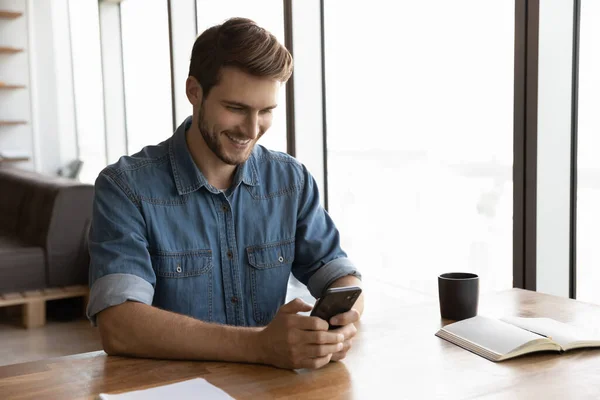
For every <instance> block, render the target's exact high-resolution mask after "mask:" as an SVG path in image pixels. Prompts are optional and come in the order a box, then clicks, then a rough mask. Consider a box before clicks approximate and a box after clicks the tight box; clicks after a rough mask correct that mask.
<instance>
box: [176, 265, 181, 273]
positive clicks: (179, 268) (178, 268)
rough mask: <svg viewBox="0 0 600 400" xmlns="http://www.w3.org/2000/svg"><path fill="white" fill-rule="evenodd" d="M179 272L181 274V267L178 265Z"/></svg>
mask: <svg viewBox="0 0 600 400" xmlns="http://www.w3.org/2000/svg"><path fill="white" fill-rule="evenodd" d="M177 272H179V273H181V266H180V265H179V264H177Z"/></svg>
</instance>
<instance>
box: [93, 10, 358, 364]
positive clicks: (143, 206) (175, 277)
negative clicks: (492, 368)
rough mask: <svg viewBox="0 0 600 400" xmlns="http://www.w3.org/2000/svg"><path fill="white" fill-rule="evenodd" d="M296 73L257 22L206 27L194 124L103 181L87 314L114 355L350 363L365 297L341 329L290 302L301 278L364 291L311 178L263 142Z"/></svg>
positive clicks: (319, 287) (316, 288) (197, 51)
mask: <svg viewBox="0 0 600 400" xmlns="http://www.w3.org/2000/svg"><path fill="white" fill-rule="evenodd" d="M291 73H292V57H291V55H290V54H289V52H288V51H287V50H286V49H285V47H283V46H282V45H281V44H280V43H279V42H277V40H276V39H275V37H274V36H273V35H271V34H270V33H269V32H267V31H266V30H264V29H262V28H261V27H259V26H257V25H256V24H255V23H254V22H252V21H250V20H247V19H241V18H234V19H230V20H228V21H226V22H225V23H223V24H222V25H217V26H214V27H212V28H210V29H208V30H207V31H205V32H204V33H203V34H202V35H200V36H199V37H198V38H197V40H196V42H195V44H194V48H193V50H192V57H191V62H190V73H189V77H188V79H187V82H186V93H187V97H188V99H189V101H190V102H191V103H192V105H193V116H192V117H189V118H188V119H186V120H185V121H184V122H183V124H181V126H180V127H179V128H178V129H177V130H176V132H175V133H174V134H173V136H172V137H171V138H169V139H168V140H166V141H165V142H163V143H161V144H159V145H156V146H148V147H145V148H144V149H143V150H142V151H141V152H140V153H138V154H135V155H133V156H131V157H122V158H121V159H120V160H119V161H118V162H117V163H116V164H114V165H110V166H108V167H107V168H105V169H104V170H103V171H102V172H101V173H100V175H99V176H98V179H97V180H96V192H95V201H94V213H93V222H92V227H91V230H90V245H89V246H90V255H91V265H90V285H91V292H90V302H89V306H88V317H89V318H90V320H91V321H92V322H93V323H95V324H97V325H98V326H99V329H100V333H101V337H102V344H103V347H104V350H105V351H106V352H107V353H108V354H120V355H130V356H138V357H153V358H169V359H195V360H222V361H233V362H251V363H264V364H270V365H274V366H277V367H281V368H319V367H322V366H323V365H325V364H327V363H328V362H330V361H331V360H340V359H342V358H344V357H345V355H346V352H347V351H348V350H349V348H350V346H351V341H352V337H353V336H354V335H355V333H356V328H355V326H354V323H355V322H357V321H358V319H359V318H360V314H361V313H362V309H363V300H362V299H359V300H358V301H357V303H356V305H355V309H353V310H351V311H349V312H347V313H344V314H340V315H338V316H336V317H334V318H335V319H336V320H333V321H324V320H322V319H319V318H316V317H309V316H306V315H301V314H298V313H299V312H306V311H310V310H311V306H310V305H308V304H306V303H304V302H302V301H301V300H300V299H295V300H294V301H292V302H290V303H288V304H285V305H283V303H284V300H285V296H286V290H287V282H288V279H289V276H290V272H291V273H293V274H294V276H296V278H298V279H299V280H300V281H301V282H302V283H304V284H305V285H307V286H308V288H309V290H310V292H311V294H312V295H313V296H315V297H320V296H321V294H322V293H323V292H324V291H325V290H326V289H327V288H328V287H339V286H350V285H359V284H360V279H359V278H360V274H359V273H358V271H357V270H356V268H355V267H354V266H353V264H352V263H351V262H350V261H349V260H348V258H347V257H346V254H345V253H344V252H343V251H342V249H341V248H340V244H339V233H338V231H337V229H336V228H335V226H334V224H333V222H332V220H331V219H330V217H329V216H328V214H327V213H326V212H325V211H324V210H323V208H322V207H321V206H320V203H319V195H318V191H317V186H316V184H315V182H314V180H313V178H312V176H311V175H310V174H309V173H308V171H307V170H306V168H305V167H304V166H303V165H302V164H300V163H299V162H298V161H296V160H295V159H293V158H292V157H290V156H288V155H286V154H283V153H279V152H273V151H269V150H267V149H265V148H264V147H262V146H255V144H256V142H257V141H258V140H259V139H260V137H261V136H262V135H263V134H264V133H265V132H266V131H267V129H268V128H269V127H270V126H271V119H272V113H273V109H274V108H275V107H276V106H277V98H278V93H279V88H280V86H281V84H282V83H283V82H285V81H287V79H288V78H289V76H290V75H291ZM148 117H149V118H151V116H148ZM329 323H331V324H332V325H342V327H341V328H337V329H335V330H328V328H329Z"/></svg>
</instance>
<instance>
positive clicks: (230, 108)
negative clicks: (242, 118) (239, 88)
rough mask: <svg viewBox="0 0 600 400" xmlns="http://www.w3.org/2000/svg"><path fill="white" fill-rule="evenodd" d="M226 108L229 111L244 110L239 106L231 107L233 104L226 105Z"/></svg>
mask: <svg viewBox="0 0 600 400" xmlns="http://www.w3.org/2000/svg"><path fill="white" fill-rule="evenodd" d="M227 109H228V110H231V111H243V110H244V109H243V108H241V107H233V106H227Z"/></svg>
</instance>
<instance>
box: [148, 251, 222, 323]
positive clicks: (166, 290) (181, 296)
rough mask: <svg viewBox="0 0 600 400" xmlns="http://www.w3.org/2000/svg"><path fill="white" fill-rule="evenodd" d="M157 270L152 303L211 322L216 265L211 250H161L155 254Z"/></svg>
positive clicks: (153, 259)
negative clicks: (214, 266)
mask: <svg viewBox="0 0 600 400" xmlns="http://www.w3.org/2000/svg"><path fill="white" fill-rule="evenodd" d="M152 265H153V267H154V271H155V273H156V287H155V288H154V300H153V302H152V303H153V305H155V306H157V307H159V308H162V309H165V310H169V311H173V312H177V313H181V314H185V315H189V316H191V317H194V318H198V319H201V320H203V321H211V320H212V313H213V273H212V270H213V268H212V267H213V266H212V252H211V251H210V250H196V251H189V252H158V253H157V254H155V255H153V256H152Z"/></svg>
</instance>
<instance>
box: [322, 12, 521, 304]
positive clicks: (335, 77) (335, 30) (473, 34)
mask: <svg viewBox="0 0 600 400" xmlns="http://www.w3.org/2000/svg"><path fill="white" fill-rule="evenodd" d="M514 8H515V5H514V2H506V1H494V2H487V1H486V2H481V1H478V0H459V1H452V2H448V1H445V0H425V1H414V2H407V1H405V2H399V3H398V2H396V3H394V4H392V3H390V2H387V1H383V0H379V1H375V2H369V3H365V2H357V1H344V2H341V1H326V2H325V60H326V85H327V99H326V105H327V134H328V148H327V154H328V168H329V171H328V172H329V177H328V178H329V209H330V212H331V214H332V217H333V218H334V220H335V221H336V223H337V225H338V227H339V228H340V231H341V234H342V241H343V245H344V247H345V248H346V249H347V251H348V253H349V255H350V257H351V258H353V259H354V260H355V262H356V263H357V264H358V266H359V268H361V270H362V272H363V274H364V275H365V279H379V280H393V281H394V282H396V283H397V284H400V285H403V286H405V287H407V288H410V289H413V290H416V291H419V292H422V293H428V294H431V295H437V275H438V274H440V273H443V272H452V271H466V272H474V273H477V274H479V275H480V277H481V290H482V292H485V291H489V290H498V289H506V288H510V287H512V257H513V255H512V237H513V236H512V229H513V225H512V211H513V210H512V204H513V185H512V165H513V79H514V54H513V53H514ZM357 21H360V29H357Z"/></svg>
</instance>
